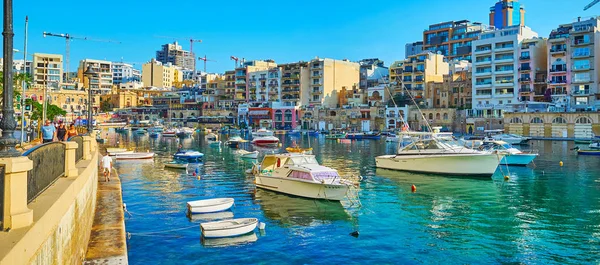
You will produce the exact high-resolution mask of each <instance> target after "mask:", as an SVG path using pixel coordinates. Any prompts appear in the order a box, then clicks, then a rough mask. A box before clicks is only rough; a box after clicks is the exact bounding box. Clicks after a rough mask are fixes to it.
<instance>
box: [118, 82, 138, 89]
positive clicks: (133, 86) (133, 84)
mask: <svg viewBox="0 0 600 265" xmlns="http://www.w3.org/2000/svg"><path fill="white" fill-rule="evenodd" d="M118 88H119V89H142V88H144V83H142V82H136V81H130V82H126V83H121V84H119V87H118Z"/></svg>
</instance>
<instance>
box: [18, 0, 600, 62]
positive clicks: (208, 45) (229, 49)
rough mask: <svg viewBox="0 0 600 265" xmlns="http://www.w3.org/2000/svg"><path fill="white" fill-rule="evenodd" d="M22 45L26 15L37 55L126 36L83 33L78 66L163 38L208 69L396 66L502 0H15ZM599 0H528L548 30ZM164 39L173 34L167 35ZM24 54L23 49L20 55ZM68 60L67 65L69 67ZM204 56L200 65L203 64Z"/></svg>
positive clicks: (147, 54) (146, 50) (117, 57)
mask: <svg viewBox="0 0 600 265" xmlns="http://www.w3.org/2000/svg"><path fill="white" fill-rule="evenodd" d="M13 1H14V2H15V3H14V23H15V26H14V30H15V38H14V45H15V48H16V49H18V50H20V51H23V41H24V29H25V27H24V24H25V22H24V21H25V16H26V15H27V16H29V34H28V35H29V37H28V53H29V54H30V55H29V56H28V59H31V53H33V52H39V53H57V54H63V55H64V54H65V40H64V39H62V38H56V37H46V38H44V37H43V36H42V32H44V31H46V32H51V33H69V34H70V35H72V36H79V37H88V38H94V39H102V40H113V41H118V42H120V43H107V42H96V41H88V40H73V41H72V42H71V66H70V70H71V71H75V70H76V67H77V65H78V63H79V61H80V60H81V59H84V58H90V59H105V60H111V61H123V62H127V63H132V64H134V65H135V67H136V68H138V69H139V68H141V64H143V63H145V62H148V61H149V60H150V59H151V58H153V57H155V55H156V50H158V49H159V48H160V46H161V45H162V44H165V43H168V42H172V41H174V40H175V39H176V38H177V39H179V38H180V39H181V40H179V42H180V44H181V45H182V46H183V48H184V49H186V50H189V46H190V43H189V41H188V40H189V39H190V38H194V39H201V40H202V43H196V44H195V45H194V52H195V53H196V55H197V57H202V56H204V55H206V56H207V57H208V59H211V60H214V61H216V62H208V64H207V70H208V72H218V73H222V72H224V71H226V70H230V69H232V68H233V67H234V62H233V61H232V60H230V58H229V57H230V56H236V57H239V58H240V59H241V58H245V59H246V60H259V59H273V60H275V61H276V62H277V63H289V62H297V61H300V60H304V61H308V60H310V59H313V58H315V57H317V56H318V57H321V58H333V59H349V60H351V61H357V60H360V59H363V58H379V59H382V60H384V61H385V63H386V65H389V64H391V63H392V62H393V61H395V60H401V59H403V58H404V45H405V44H406V43H410V42H414V41H418V40H422V38H423V30H424V29H426V28H427V27H428V25H430V24H435V23H439V22H445V21H450V20H463V19H467V20H471V21H477V22H483V23H484V24H488V23H489V8H490V7H491V6H492V5H493V4H494V3H495V2H496V1H495V0H462V1H448V0H429V1H426V0H419V1H408V0H385V1H384V0H369V1H356V0H345V1H335V0H303V1H280V0H277V1H275V0H264V1H240V0H229V1H197V0H179V1H177V0H175V1H160V0H145V1H141V0H103V1H74V0H60V1H42V0H32V1H23V0H13ZM591 1H592V0H520V2H521V3H522V4H523V5H525V8H526V11H527V13H526V15H525V25H526V26H528V27H530V28H532V29H533V30H534V31H536V32H538V34H539V35H540V36H543V37H548V35H549V33H550V31H551V30H552V29H553V28H556V27H557V26H558V25H559V24H564V23H570V22H572V21H574V20H575V19H576V18H577V17H578V16H581V17H591V16H596V15H600V4H598V5H597V6H595V7H592V8H591V9H589V10H588V11H583V7H584V6H585V5H587V4H588V3H589V2H591ZM162 36H167V38H164V37H162ZM15 58H16V59H22V58H23V53H16V54H15ZM65 67H66V66H65ZM202 67H203V62H202V61H199V62H198V63H197V69H198V70H201V69H202Z"/></svg>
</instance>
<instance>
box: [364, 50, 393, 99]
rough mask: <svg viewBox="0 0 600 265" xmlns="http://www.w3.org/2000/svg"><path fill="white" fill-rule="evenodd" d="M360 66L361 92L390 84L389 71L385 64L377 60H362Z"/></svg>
mask: <svg viewBox="0 0 600 265" xmlns="http://www.w3.org/2000/svg"><path fill="white" fill-rule="evenodd" d="M358 64H359V65H360V90H361V91H363V92H364V91H366V90H367V88H369V87H374V86H377V85H379V84H386V83H388V79H389V75H390V73H389V69H388V68H387V67H385V65H384V62H383V61H382V60H379V59H377V58H372V59H362V60H360V61H358Z"/></svg>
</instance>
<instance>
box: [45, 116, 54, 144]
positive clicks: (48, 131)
mask: <svg viewBox="0 0 600 265" xmlns="http://www.w3.org/2000/svg"><path fill="white" fill-rule="evenodd" d="M55 137H56V127H54V125H52V124H50V120H46V125H44V126H42V142H43V143H49V142H52V141H53V140H54V138H55Z"/></svg>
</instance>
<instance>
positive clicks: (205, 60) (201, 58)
mask: <svg viewBox="0 0 600 265" xmlns="http://www.w3.org/2000/svg"><path fill="white" fill-rule="evenodd" d="M198 60H202V61H204V73H206V62H207V61H208V62H216V61H215V60H210V59H207V58H206V55H204V57H199V58H198Z"/></svg>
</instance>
